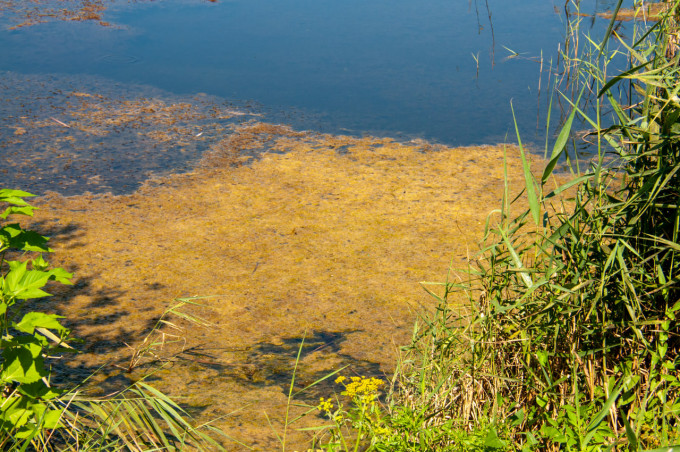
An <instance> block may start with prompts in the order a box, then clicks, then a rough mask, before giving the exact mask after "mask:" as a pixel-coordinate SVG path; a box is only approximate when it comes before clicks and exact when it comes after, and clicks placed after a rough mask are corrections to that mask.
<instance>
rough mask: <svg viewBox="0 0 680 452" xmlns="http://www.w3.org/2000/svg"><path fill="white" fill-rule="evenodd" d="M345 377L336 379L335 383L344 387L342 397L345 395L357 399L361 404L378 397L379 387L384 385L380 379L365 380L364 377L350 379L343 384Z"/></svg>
mask: <svg viewBox="0 0 680 452" xmlns="http://www.w3.org/2000/svg"><path fill="white" fill-rule="evenodd" d="M346 380H347V378H346V377H342V376H341V377H338V378H337V379H336V380H335V382H336V383H339V384H342V385H343V386H345V390H344V391H343V392H342V395H346V396H348V397H351V398H353V399H359V400H360V401H361V402H364V403H370V402H373V401H374V400H375V399H376V398H377V397H378V391H379V390H380V387H381V386H382V385H384V384H385V382H384V381H382V380H381V379H380V378H373V377H370V378H366V377H350V381H349V382H348V383H347V384H345V381H346Z"/></svg>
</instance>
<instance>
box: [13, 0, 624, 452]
mask: <svg viewBox="0 0 680 452" xmlns="http://www.w3.org/2000/svg"><path fill="white" fill-rule="evenodd" d="M558 3H561V2H558ZM612 3H614V2H613V1H612V2H608V3H607V2H601V3H599V4H590V6H589V8H591V9H592V10H600V9H607V8H608V7H611V4H612ZM48 4H50V2H38V1H34V0H31V1H25V2H18V1H0V8H5V9H4V10H2V9H0V11H3V12H4V15H3V16H2V17H1V18H0V22H1V23H2V26H3V29H2V31H0V71H2V72H0V87H1V89H2V90H1V93H2V95H1V96H0V160H1V162H2V163H0V177H1V178H2V181H3V185H7V186H10V187H17V188H22V189H27V190H29V191H34V192H36V193H45V192H50V191H53V192H58V193H60V194H63V195H69V196H68V197H62V196H60V195H57V194H54V193H52V194H49V193H48V194H47V195H46V196H44V197H42V198H41V199H39V200H38V201H37V203H38V204H39V205H40V206H41V207H42V209H40V210H39V211H38V213H37V215H36V218H35V224H34V226H35V228H36V229H38V230H39V231H40V232H42V233H44V234H46V235H49V236H51V237H52V242H50V243H51V246H52V247H53V248H54V249H55V253H54V255H53V256H52V260H53V262H54V264H56V265H62V266H64V267H65V268H67V270H69V271H72V272H74V274H75V279H74V283H75V285H74V286H71V287H64V288H58V287H55V288H54V289H53V290H54V292H55V295H56V296H55V297H53V298H52V299H51V300H50V301H49V302H48V303H47V304H46V305H45V307H46V309H49V310H54V311H57V312H59V313H61V314H63V315H65V316H67V318H68V319H69V320H70V322H71V323H70V324H69V326H70V327H72V328H73V329H74V332H75V334H76V336H79V337H82V338H84V339H85V342H84V344H83V345H82V346H81V350H82V351H83V352H84V353H83V354H81V355H79V356H77V357H76V358H75V359H74V360H73V362H71V363H70V364H69V367H68V372H67V373H66V376H61V377H55V380H59V379H61V381H62V382H63V380H64V379H66V378H69V376H70V377H74V376H75V377H83V376H85V375H89V373H91V372H93V371H94V370H95V369H98V368H100V366H103V367H102V370H101V373H100V376H99V377H97V382H98V384H99V387H100V389H101V390H102V391H108V390H112V389H114V388H118V387H120V385H121V384H124V383H126V382H128V381H129V380H130V379H133V378H137V377H138V376H139V373H140V369H137V370H135V371H133V372H132V373H126V372H125V368H126V367H128V366H129V364H130V359H131V350H130V348H129V347H128V344H129V345H131V346H135V345H138V344H139V343H140V342H141V341H142V339H143V338H144V336H145V335H146V334H147V333H148V332H149V330H150V328H151V326H152V325H153V324H154V322H155V321H156V320H157V319H158V317H159V316H160V315H161V314H162V312H163V311H164V310H165V309H166V308H167V307H168V306H170V305H172V302H171V300H173V299H176V298H178V297H190V296H194V295H199V296H209V298H205V299H201V300H200V302H201V303H202V306H201V307H193V308H190V311H191V312H192V313H194V314H197V315H201V316H203V317H204V318H205V319H206V320H207V321H208V322H209V326H207V327H204V328H196V327H191V326H189V327H188V333H187V332H184V333H182V334H181V336H182V341H181V343H180V345H175V346H174V347H173V346H168V347H167V348H166V349H164V350H163V351H162V352H159V353H160V354H161V355H162V356H164V357H166V358H167V359H168V360H169V361H168V363H169V364H168V367H167V368H166V369H164V370H163V371H161V372H159V373H157V374H156V375H155V377H154V384H155V385H157V386H158V387H160V388H161V389H163V390H164V391H167V392H169V393H171V394H172V395H173V396H179V397H182V398H181V401H182V403H183V405H184V406H185V407H187V408H188V409H189V410H190V411H191V412H192V414H194V415H196V416H197V418H198V419H199V420H201V421H205V420H209V419H213V418H216V417H220V420H219V421H218V422H217V423H216V425H217V426H218V427H220V428H223V429H224V430H225V431H226V432H227V433H228V434H229V435H231V436H233V437H235V438H237V439H239V440H241V441H244V442H246V443H247V444H249V445H250V446H252V447H254V448H255V449H256V450H276V449H277V448H278V443H277V440H276V437H275V435H274V433H273V432H272V430H271V428H270V427H268V426H267V420H266V417H265V416H264V415H263V412H266V413H267V415H268V416H269V417H270V418H271V419H272V423H273V425H274V428H277V429H280V428H281V419H282V415H283V413H284V411H285V406H286V397H285V394H286V391H287V385H288V384H289V382H290V380H291V377H292V371H293V368H294V366H295V356H296V354H297V350H298V347H300V344H301V342H302V338H303V337H304V338H305V344H306V345H305V347H304V348H303V353H302V355H301V356H302V361H301V362H300V366H299V369H298V378H299V382H298V383H299V385H298V387H301V386H303V385H305V384H308V383H310V382H312V381H314V380H315V379H317V378H319V377H320V376H323V375H325V374H327V373H329V372H333V371H336V370H338V369H340V368H342V367H343V366H346V365H348V366H349V367H348V368H347V369H346V370H345V371H343V372H344V373H345V374H347V375H367V376H385V375H386V376H389V374H390V372H391V371H392V370H393V369H394V365H395V360H396V356H397V348H398V346H400V345H403V344H404V343H407V342H408V340H409V335H410V333H411V331H412V325H413V321H414V319H415V318H416V315H417V313H419V312H421V311H422V310H423V309H425V310H427V309H429V308H431V307H432V306H433V300H432V298H431V297H430V296H428V295H427V294H426V293H425V292H424V291H423V290H422V287H421V286H420V284H419V283H420V282H422V281H441V280H443V279H444V278H445V277H446V270H447V268H448V267H449V265H453V267H461V266H464V265H465V262H466V259H467V258H468V257H469V256H470V255H471V254H473V253H474V252H475V244H476V241H477V240H478V239H479V237H480V233H481V230H482V227H483V223H484V221H485V218H486V213H487V212H489V211H491V210H492V209H494V208H495V207H497V205H498V202H499V199H500V193H501V190H502V186H503V185H502V164H501V162H502V158H503V154H504V151H506V152H507V154H508V156H509V161H508V165H509V167H508V171H509V174H510V178H511V186H513V187H518V186H519V185H517V184H521V178H518V175H520V174H521V167H520V164H519V162H518V161H517V151H516V149H515V148H514V147H507V148H503V147H499V146H471V147H466V148H454V147H451V146H447V145H442V144H437V143H446V144H448V145H461V144H466V145H472V144H479V143H496V142H499V141H504V138H505V134H506V133H508V131H509V128H510V125H511V116H510V110H509V101H510V99H511V98H514V106H515V111H516V113H517V115H518V117H519V118H522V119H525V118H529V119H528V120H527V121H526V122H523V121H522V122H521V123H522V127H523V131H524V132H525V133H527V134H529V136H534V137H536V135H535V123H536V115H537V111H536V108H537V102H539V100H538V99H537V98H536V95H537V86H538V85H537V83H538V77H539V72H538V68H539V64H538V63H537V62H536V61H535V60H533V58H534V57H536V56H539V55H540V50H541V49H544V50H546V52H545V53H544V57H546V59H547V58H548V54H549V53H550V52H554V49H555V46H556V43H557V42H559V41H560V39H561V33H562V29H563V25H562V24H561V22H560V20H561V19H560V16H559V14H557V13H555V9H554V7H555V6H557V7H558V8H559V7H560V4H556V5H553V4H551V3H550V2H545V1H543V0H541V1H539V0H531V1H523V2H514V1H500V0H498V1H489V3H488V4H489V7H490V11H491V13H492V20H491V22H489V18H488V11H487V10H486V2H477V3H475V2H474V1H473V2H467V1H451V0H448V1H444V0H431V1H429V0H428V1H425V2H413V1H406V0H397V1H394V0H393V1H390V2H387V1H383V0H377V1H373V2H358V1H350V2H344V3H343V2H340V3H339V2H330V1H309V0H290V1H288V2H285V3H283V2H273V1H271V0H243V1H241V0H235V1H218V2H215V3H213V2H204V1H198V0H196V1H193V0H183V1H180V0H176V1H169V0H168V1H154V2H147V1H138V2H108V1H94V0H93V1H89V2H87V1H81V2H69V3H63V2H60V3H52V4H57V5H62V6H63V5H65V4H66V5H71V6H73V10H72V11H71V12H70V13H69V15H67V17H60V18H59V17H57V18H55V17H52V16H45V15H40V14H38V15H36V12H35V11H34V10H32V9H31V8H33V7H34V6H38V7H42V8H43V9H40V10H39V11H42V12H45V11H47V12H49V13H50V14H56V15H59V14H63V12H62V13H59V12H58V11H48V10H46V9H44V8H46V6H45V5H48ZM17 5H20V7H19V8H18V9H16V8H15V9H14V10H11V8H10V7H12V6H15V7H16V6H17ZM88 8H89V9H88ZM12 11H13V12H12ZM31 18H32V19H34V20H36V19H39V20H40V21H42V20H44V21H45V23H26V24H25V25H26V26H22V27H19V28H12V27H14V26H17V25H20V24H22V23H23V22H24V21H25V20H29V22H30V21H31ZM64 18H67V19H68V18H71V19H73V18H75V19H78V20H76V21H63V20H61V19H64ZM80 19H86V20H84V21H83V20H80ZM101 22H108V25H102V24H101ZM491 24H493V34H492V33H491ZM595 26H596V27H597V26H599V25H597V24H596V25H595ZM494 41H495V42H494ZM503 45H504V46H506V47H508V48H511V49H513V50H516V51H517V52H522V53H521V54H520V55H519V56H516V57H514V58H509V59H508V58H506V57H507V56H508V55H509V53H508V51H507V50H504V49H503V48H502V46H503ZM471 54H475V55H478V59H479V74H477V65H476V63H475V60H474V58H472V55H471ZM544 83H545V79H544ZM544 86H545V85H544ZM540 102H542V101H540ZM542 108H543V107H542ZM274 123H285V124H291V125H292V126H293V128H287V127H283V126H280V125H275V124H274ZM301 129H308V130H311V132H299V131H298V130H301ZM320 132H329V133H328V134H323V133H320ZM340 132H342V133H347V135H339V133H340ZM532 134H533V135H532ZM350 135H351V136H350ZM386 135H392V136H395V137H396V138H397V139H398V140H393V139H389V138H384V137H385V136H386ZM422 138H426V139H428V140H430V141H425V140H423V139H422ZM528 141H531V140H528ZM171 173H181V174H171ZM84 192H91V193H94V195H92V194H85V195H83V193H84ZM106 193H109V194H106ZM71 195H78V196H71ZM430 287H435V288H436V286H430ZM179 323H181V322H179ZM184 326H187V325H184ZM164 331H165V332H167V333H172V332H173V331H172V330H167V329H166V330H164ZM184 340H186V342H184ZM142 364H143V363H142ZM142 367H143V366H142ZM333 390H334V388H333V387H332V385H331V384H325V385H319V386H318V387H316V388H315V390H314V391H310V392H309V393H308V394H305V395H304V396H302V397H301V398H300V399H301V400H303V401H306V402H307V403H310V404H312V405H313V404H315V402H316V401H317V400H318V397H319V396H328V395H330V394H331V393H332V391H333ZM318 422H320V419H319V418H316V417H310V418H307V419H305V420H303V421H301V422H300V423H299V424H297V426H299V427H301V426H305V425H309V424H310V423H311V424H314V423H317V425H318ZM291 438H292V439H291V446H292V448H294V447H299V448H301V449H302V448H304V446H305V444H306V443H305V441H307V440H308V439H309V435H308V434H306V433H299V432H298V433H293V434H292V437H291ZM227 447H228V448H229V449H234V450H241V449H243V447H242V446H240V445H238V444H237V443H233V442H228V443H227Z"/></svg>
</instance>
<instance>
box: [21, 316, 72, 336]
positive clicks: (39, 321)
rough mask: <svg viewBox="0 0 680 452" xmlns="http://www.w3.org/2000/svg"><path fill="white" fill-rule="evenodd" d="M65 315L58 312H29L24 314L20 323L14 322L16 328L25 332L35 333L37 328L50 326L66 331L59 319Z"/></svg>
mask: <svg viewBox="0 0 680 452" xmlns="http://www.w3.org/2000/svg"><path fill="white" fill-rule="evenodd" d="M63 318H64V317H63V316H59V315H56V314H44V313H42V312H29V313H28V314H26V315H24V317H23V318H22V319H21V321H20V322H19V323H16V324H14V328H16V329H17V330H19V331H22V332H24V333H28V334H33V332H34V331H35V329H36V328H49V329H52V330H57V331H66V328H64V327H63V326H62V325H61V324H60V323H59V320H57V319H63Z"/></svg>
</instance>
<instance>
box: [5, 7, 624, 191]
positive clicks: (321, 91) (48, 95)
mask: <svg viewBox="0 0 680 452" xmlns="http://www.w3.org/2000/svg"><path fill="white" fill-rule="evenodd" d="M615 3H616V2H615V0H601V1H589V2H583V3H582V5H581V10H582V11H583V12H585V13H592V12H594V11H605V10H608V9H611V8H612V7H613V6H614V4H615ZM83 5H85V8H86V11H90V10H93V9H94V10H95V12H96V14H99V15H100V16H101V21H106V22H107V23H108V24H109V25H108V26H102V25H101V24H100V22H101V21H100V20H84V21H63V20H56V19H55V18H53V17H42V16H40V14H41V13H46V12H47V13H49V14H55V13H56V14H58V13H59V10H60V9H62V8H64V7H69V8H71V9H72V10H77V9H78V8H82V7H83ZM50 8H54V10H50ZM87 8H90V9H89V10H88V9H87ZM0 11H2V13H1V14H2V15H1V16H0V28H1V30H0V86H2V91H1V94H0V97H2V103H1V104H0V113H2V117H3V119H2V121H3V124H2V131H1V132H0V153H1V154H0V159H2V160H3V164H2V165H1V166H0V168H1V167H2V166H5V168H6V170H5V174H3V178H4V182H5V184H10V185H14V186H22V187H25V188H28V189H32V190H36V191H39V192H40V191H44V190H46V189H49V188H50V184H52V187H51V188H52V189H57V190H58V191H62V192H64V193H68V194H76V193H79V192H82V191H83V190H90V191H95V192H97V191H106V190H110V191H113V192H126V191H130V190H132V189H134V188H135V187H136V186H138V184H139V183H140V182H141V181H142V180H143V179H144V178H146V177H149V176H150V175H152V174H157V173H162V172H163V171H166V172H167V171H181V170H184V169H186V168H188V167H190V166H191V165H192V162H195V161H196V159H197V158H199V157H200V155H201V154H202V152H203V151H204V150H205V149H207V147H208V146H209V145H210V143H211V140H210V138H209V137H208V136H207V135H206V136H205V137H203V138H204V139H203V140H202V141H198V140H197V142H195V143H190V144H187V145H183V146H176V145H175V144H174V141H173V140H170V139H167V140H165V142H164V143H165V145H164V147H163V152H147V151H141V149H142V148H145V147H147V148H148V147H149V146H148V145H147V144H145V143H144V142H143V141H141V142H140V141H139V140H138V137H139V135H140V134H139V133H137V132H136V131H130V130H128V129H129V128H128V129H126V128H125V127H123V126H122V125H120V124H118V127H117V128H116V130H108V131H107V132H106V134H105V135H106V137H105V139H101V136H103V135H104V134H99V135H100V136H99V137H98V138H97V139H96V140H95V141H96V142H97V145H98V146H95V145H93V144H92V143H90V144H88V145H87V146H85V145H84V144H82V143H85V142H86V141H87V136H86V135H87V134H81V135H82V136H80V137H78V136H76V135H77V133H79V132H77V131H76V129H79V128H78V127H74V128H66V127H65V126H64V125H63V124H70V123H68V121H67V119H70V120H72V121H75V119H74V118H73V117H72V109H73V108H74V107H73V95H72V94H73V93H80V92H86V93H89V94H90V95H100V96H103V97H104V98H106V99H107V102H109V104H106V106H104V107H101V108H100V110H101V109H102V108H103V109H107V108H113V107H111V105H110V103H111V102H120V101H121V100H123V99H125V100H127V101H133V100H139V99H156V100H158V99H162V101H163V102H165V104H167V105H172V104H176V103H185V104H191V105H195V104H196V103H197V102H198V103H201V106H200V107H197V108H199V109H203V110H202V111H203V112H204V113H205V112H207V111H209V110H213V111H214V110H215V109H222V110H225V109H227V110H229V111H234V110H239V111H242V112H246V113H256V114H258V115H263V116H247V115H239V116H238V118H236V117H233V116H232V119H233V120H234V119H235V120H236V122H238V121H243V120H251V119H253V118H258V119H261V120H264V121H267V122H276V123H286V124H290V125H292V126H293V127H295V128H299V129H306V130H315V131H320V132H330V133H346V134H353V135H364V134H372V135H378V136H392V137H396V138H398V139H405V140H408V139H413V138H422V139H426V140H431V141H434V142H439V143H445V144H449V145H470V144H482V143H497V142H501V141H505V140H506V137H508V136H509V137H510V139H512V138H513V137H514V128H513V123H512V115H511V110H510V103H511V101H512V103H513V105H514V109H515V113H516V115H517V118H518V121H519V124H520V127H521V130H522V133H523V135H524V139H525V140H526V141H532V140H533V141H538V142H540V141H542V138H541V132H542V126H541V127H537V123H538V124H542V120H539V119H538V117H539V116H541V115H542V114H544V113H545V111H546V99H547V97H546V95H545V91H546V86H547V84H548V78H549V76H548V73H547V70H545V71H544V72H543V75H542V76H541V77H540V82H541V84H542V87H541V88H542V89H541V93H540V97H539V75H540V68H541V65H540V63H539V61H540V58H541V57H543V62H544V64H543V68H544V69H547V67H548V64H549V62H550V61H551V60H552V61H553V62H555V61H556V60H557V49H558V46H559V45H560V43H561V42H563V40H564V30H565V17H564V4H563V3H562V2H561V1H546V0H521V1H520V0H488V1H486V0H423V1H417V2H416V1H412V0H389V1H388V0H372V1H368V2H367V1H359V0H347V1H343V2H337V1H330V0H287V1H285V2H284V1H275V0H230V1H226V0H220V1H215V2H210V1H203V0H163V1H160V0H158V1H142V0H140V1H135V2H127V1H117V2H108V1H101V0H99V1H91V0H90V1H84V0H81V1H72V2H56V3H55V2H50V1H43V2H35V3H28V2H21V1H4V2H2V3H0ZM27 20H28V22H29V23H30V26H19V27H17V25H26V21H27ZM32 22H43V23H35V24H33V23H32ZM605 25H606V21H604V20H597V21H594V24H593V33H594V34H595V35H596V36H599V35H598V33H600V34H601V33H602V32H603V31H602V30H603V29H604V26H605ZM513 52H514V53H513ZM197 96H198V97H197ZM76 100H82V96H81V98H80V99H76ZM207 103H210V105H211V106H207ZM224 116H225V115H222V117H223V118H224ZM27 118H29V119H32V120H34V121H33V122H32V123H29V122H27V121H28V119H27ZM60 118H61V119H60ZM203 119H205V115H203ZM36 121H42V122H39V123H37V122H36ZM189 122H190V121H188V120H187V124H185V125H186V126H187V127H189ZM218 122H219V121H218ZM232 122H233V121H232ZM60 123H61V124H60ZM206 124H207V123H206ZM211 124H212V125H214V124H215V123H214V122H213V123H211ZM220 124H221V125H222V126H224V127H227V124H226V123H225V122H224V121H222V122H221V123H220ZM47 125H49V126H50V127H47ZM127 125H129V124H127ZM147 126H148V127H151V125H150V124H147ZM60 127H61V128H62V129H63V130H57V129H59V128H60ZM80 129H82V127H81V128H80ZM194 129H195V130H194ZM205 130H206V128H205V127H193V126H192V131H195V132H196V133H195V135H198V134H200V133H201V132H203V131H205ZM211 130H213V129H212V128H211ZM66 132H68V133H69V134H70V138H69V139H70V140H71V141H70V142H67V141H64V143H63V145H57V144H55V143H57V142H59V139H62V140H65V139H66V138H67V137H66V136H65V134H66ZM90 135H91V134H90ZM55 146H57V147H58V149H56V150H55V149H54V147H55ZM78 146H81V147H80V148H78ZM152 147H153V149H154V150H156V151H157V150H158V148H159V146H158V145H157V143H155V144H154V145H153V146H152ZM73 149H78V151H77V152H76V151H73ZM113 149H116V150H117V151H116V152H114V151H113ZM48 150H49V152H48ZM55 153H56V154H59V155H62V156H67V155H68V157H67V159H69V160H70V161H71V162H72V163H70V164H69V165H66V168H65V169H64V166H65V165H61V164H60V163H58V162H57V161H56V160H55V158H52V157H50V155H51V154H55ZM3 154H4V155H3ZM158 154H162V156H159V155H158ZM94 156H96V157H94ZM126 156H127V157H126ZM62 158H65V157H62ZM88 158H89V160H88ZM27 160H32V162H33V163H32V164H31V165H28V164H27V163H26V161H27ZM105 161H106V162H109V163H108V164H107V165H104V164H103V162H105ZM135 165H137V166H139V167H140V168H141V169H142V171H133V172H132V174H131V172H130V171H127V172H126V171H125V170H126V169H130V168H131V167H134V166H135ZM74 166H75V167H77V168H78V169H79V170H78V171H75V170H74V169H73V168H74ZM10 167H11V168H13V170H12V171H8V170H7V168H10ZM37 172H40V173H42V174H36V173H37ZM112 172H115V173H117V174H118V177H117V178H116V180H115V181H114V180H110V181H109V182H110V183H106V184H99V185H97V184H95V183H91V182H92V181H93V180H94V181H100V180H101V179H102V178H103V179H106V178H107V177H109V178H110V174H112ZM55 181H56V183H55ZM74 181H75V182H74ZM87 181H90V182H87Z"/></svg>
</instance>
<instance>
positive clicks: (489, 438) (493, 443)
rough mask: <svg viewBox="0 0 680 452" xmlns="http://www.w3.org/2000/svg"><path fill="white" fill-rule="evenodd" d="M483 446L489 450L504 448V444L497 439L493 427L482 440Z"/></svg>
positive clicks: (496, 433)
mask: <svg viewBox="0 0 680 452" xmlns="http://www.w3.org/2000/svg"><path fill="white" fill-rule="evenodd" d="M484 446H485V447H489V448H491V449H500V448H503V447H505V442H504V441H503V440H501V439H500V438H499V437H498V432H497V431H496V429H495V428H494V427H491V428H489V431H488V432H487V433H486V437H485V438H484Z"/></svg>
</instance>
